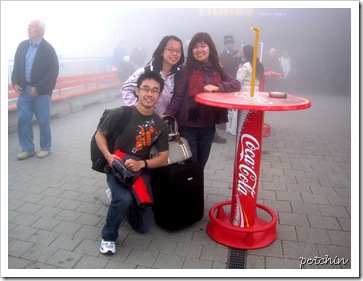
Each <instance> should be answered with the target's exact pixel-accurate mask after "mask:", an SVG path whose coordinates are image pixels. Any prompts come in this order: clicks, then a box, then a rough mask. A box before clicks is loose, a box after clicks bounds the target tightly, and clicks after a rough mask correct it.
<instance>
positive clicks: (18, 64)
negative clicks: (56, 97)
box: [11, 38, 59, 95]
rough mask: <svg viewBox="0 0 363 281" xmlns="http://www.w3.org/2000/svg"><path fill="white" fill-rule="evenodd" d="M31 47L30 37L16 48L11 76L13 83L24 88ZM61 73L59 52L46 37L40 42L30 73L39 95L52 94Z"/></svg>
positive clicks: (32, 83)
mask: <svg viewBox="0 0 363 281" xmlns="http://www.w3.org/2000/svg"><path fill="white" fill-rule="evenodd" d="M28 48H29V39H28V40H25V41H23V42H21V43H20V44H19V46H18V48H17V50H16V53H15V59H14V70H13V73H12V76H11V82H12V84H13V85H14V84H18V85H19V86H20V87H22V88H23V89H24V88H25V86H26V81H25V57H26V52H27V50H28ZM58 74H59V62H58V57H57V54H56V52H55V50H54V48H53V47H52V45H50V44H49V43H48V42H47V41H46V40H45V39H44V38H43V39H42V41H41V42H40V45H39V47H38V51H37V53H36V55H35V58H34V63H33V67H32V71H31V75H30V79H31V85H32V86H33V87H35V88H36V89H37V91H38V94H39V95H51V94H52V91H53V89H54V87H55V84H56V82H57V77H58Z"/></svg>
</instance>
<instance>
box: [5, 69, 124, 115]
mask: <svg viewBox="0 0 363 281" xmlns="http://www.w3.org/2000/svg"><path fill="white" fill-rule="evenodd" d="M121 86H122V82H120V81H119V80H118V78H117V71H116V70H112V71H107V72H99V73H90V74H81V75H74V76H61V77H58V79H57V84H56V85H55V88H54V91H53V94H52V102H53V101H57V100H63V99H68V98H70V97H74V96H80V95H86V94H89V93H93V92H97V91H102V90H106V89H112V88H116V87H121ZM18 96H19V95H18V93H17V92H15V90H14V89H13V85H12V84H9V86H8V102H9V104H8V111H14V110H16V102H15V101H16V100H17V98H18Z"/></svg>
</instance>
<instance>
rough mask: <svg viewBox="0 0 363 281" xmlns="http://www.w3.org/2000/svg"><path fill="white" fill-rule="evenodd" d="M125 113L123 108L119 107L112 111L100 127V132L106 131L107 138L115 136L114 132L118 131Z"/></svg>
mask: <svg viewBox="0 0 363 281" xmlns="http://www.w3.org/2000/svg"><path fill="white" fill-rule="evenodd" d="M123 113H124V111H123V108H122V107H117V108H114V109H112V110H111V111H110V112H109V113H108V114H107V116H106V117H105V119H103V121H102V122H101V123H100V126H99V128H98V131H104V132H105V133H106V136H110V135H112V134H113V132H115V131H116V129H117V126H118V125H119V123H120V120H121V119H122V115H123Z"/></svg>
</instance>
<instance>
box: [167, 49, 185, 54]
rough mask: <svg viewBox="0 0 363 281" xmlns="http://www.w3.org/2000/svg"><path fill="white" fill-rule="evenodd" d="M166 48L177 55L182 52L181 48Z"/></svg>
mask: <svg viewBox="0 0 363 281" xmlns="http://www.w3.org/2000/svg"><path fill="white" fill-rule="evenodd" d="M165 50H167V51H168V52H169V53H171V54H173V53H176V54H177V55H180V54H181V52H182V50H181V49H173V48H169V49H165Z"/></svg>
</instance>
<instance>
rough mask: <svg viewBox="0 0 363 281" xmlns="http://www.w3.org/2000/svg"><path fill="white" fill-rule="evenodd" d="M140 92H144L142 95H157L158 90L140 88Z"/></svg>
mask: <svg viewBox="0 0 363 281" xmlns="http://www.w3.org/2000/svg"><path fill="white" fill-rule="evenodd" d="M140 91H142V92H144V93H147V94H148V93H150V92H151V93H152V94H159V93H160V90H159V89H150V88H149V87H144V88H140Z"/></svg>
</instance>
